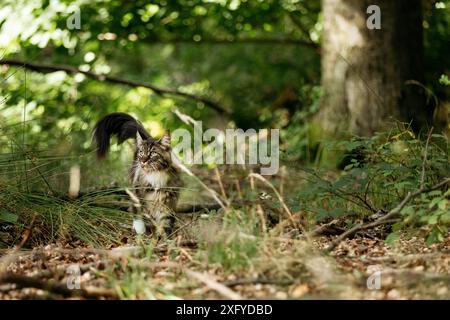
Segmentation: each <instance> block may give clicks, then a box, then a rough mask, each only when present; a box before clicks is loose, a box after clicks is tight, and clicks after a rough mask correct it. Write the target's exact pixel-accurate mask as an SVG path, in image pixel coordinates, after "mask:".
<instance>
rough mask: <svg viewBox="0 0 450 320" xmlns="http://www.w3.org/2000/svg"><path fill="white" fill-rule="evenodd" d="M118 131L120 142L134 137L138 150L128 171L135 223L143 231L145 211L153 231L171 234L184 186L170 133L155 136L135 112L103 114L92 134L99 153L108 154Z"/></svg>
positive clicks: (164, 236) (160, 233)
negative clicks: (135, 116) (159, 136)
mask: <svg viewBox="0 0 450 320" xmlns="http://www.w3.org/2000/svg"><path fill="white" fill-rule="evenodd" d="M113 135H116V136H117V138H118V144H121V143H122V142H124V141H125V140H127V139H131V138H134V139H135V142H136V150H135V153H134V158H133V163H132V166H131V169H130V173H129V180H130V182H131V184H132V186H133V188H134V190H135V191H134V192H135V195H136V196H137V198H136V197H134V196H132V197H131V198H132V201H133V203H134V204H133V206H132V207H131V211H132V212H133V214H134V221H133V227H134V229H135V231H136V232H137V233H138V234H139V233H142V232H143V230H142V229H143V228H142V226H143V225H144V224H143V221H142V220H140V218H139V217H138V216H139V214H142V215H143V216H144V217H146V218H147V219H149V220H150V221H151V226H152V228H151V229H152V232H153V233H154V234H155V235H156V236H157V237H158V238H167V237H168V236H170V235H171V233H172V231H173V228H174V223H175V216H174V214H175V209H176V205H177V201H178V197H179V191H180V188H181V187H182V185H183V184H182V181H181V178H180V173H179V171H178V169H177V168H176V166H175V165H174V162H173V161H172V148H171V145H170V134H169V133H167V132H166V133H164V135H163V136H162V138H160V139H156V138H153V137H152V136H151V135H150V134H149V133H148V132H147V131H146V130H145V129H144V127H143V126H142V124H141V123H139V122H138V121H137V120H136V119H134V118H133V117H132V116H130V115H128V114H126V113H121V112H116V113H111V114H108V115H106V116H104V117H103V118H101V119H100V120H99V121H98V122H97V124H96V125H95V127H94V132H93V137H94V140H95V143H96V145H97V157H98V158H99V159H102V158H104V157H105V156H106V154H107V153H108V150H109V146H110V138H111V136H113Z"/></svg>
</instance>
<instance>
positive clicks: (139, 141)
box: [136, 130, 143, 148]
mask: <svg viewBox="0 0 450 320" xmlns="http://www.w3.org/2000/svg"><path fill="white" fill-rule="evenodd" d="M142 142H143V139H142V137H141V135H140V133H139V130H138V131H136V145H137V146H138V148H139V147H140V146H141V145H142Z"/></svg>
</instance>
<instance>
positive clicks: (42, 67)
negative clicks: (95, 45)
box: [0, 59, 231, 114]
mask: <svg viewBox="0 0 450 320" xmlns="http://www.w3.org/2000/svg"><path fill="white" fill-rule="evenodd" d="M0 65H10V66H18V67H22V68H25V69H28V70H32V71H36V72H41V73H49V72H55V71H64V72H66V73H69V74H77V73H81V74H84V75H85V76H87V77H89V78H91V79H94V80H97V81H101V82H103V81H106V82H110V83H115V84H122V85H126V86H130V87H143V88H147V89H150V90H152V91H153V92H155V93H156V94H158V95H175V96H180V97H184V98H187V99H191V100H196V101H199V102H202V103H204V104H205V105H207V106H209V107H210V108H212V109H214V110H215V111H217V112H218V113H220V114H230V113H231V112H230V111H229V110H227V109H225V108H223V107H222V106H220V105H219V104H217V103H216V102H214V101H212V100H209V99H207V98H205V97H200V96H197V95H194V94H191V93H187V92H182V91H179V90H177V89H170V88H160V87H157V86H154V85H152V84H149V83H145V82H139V81H132V80H125V79H122V78H118V77H113V76H107V75H104V74H97V73H94V72H92V71H82V70H80V69H78V68H76V67H73V66H69V65H54V64H41V63H33V62H27V61H21V60H15V59H3V60H0Z"/></svg>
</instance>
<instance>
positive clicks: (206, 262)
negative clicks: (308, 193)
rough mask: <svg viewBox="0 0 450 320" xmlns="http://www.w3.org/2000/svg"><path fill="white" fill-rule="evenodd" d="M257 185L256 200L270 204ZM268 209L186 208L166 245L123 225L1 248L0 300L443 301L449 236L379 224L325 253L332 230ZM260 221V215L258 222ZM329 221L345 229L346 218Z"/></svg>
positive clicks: (448, 289) (447, 288)
mask: <svg viewBox="0 0 450 320" xmlns="http://www.w3.org/2000/svg"><path fill="white" fill-rule="evenodd" d="M224 176H225V175H224ZM224 176H223V177H224ZM223 177H222V179H221V178H220V176H219V178H217V179H215V178H211V179H209V181H207V180H208V177H204V179H203V180H204V181H206V182H205V183H207V184H208V185H209V186H211V187H213V189H215V190H216V191H217V192H218V193H219V194H220V193H223V194H224V195H225V196H230V194H231V193H232V190H233V188H235V191H236V194H239V193H241V191H242V190H246V189H247V188H248V189H250V188H251V189H253V188H255V186H254V183H255V182H254V181H253V182H250V183H251V184H252V185H251V186H250V185H248V186H245V185H241V186H239V183H237V184H236V179H225V178H223ZM228 180H230V181H231V180H232V181H231V182H230V181H228ZM232 185H234V187H233V186H232ZM266 187H267V186H266ZM278 187H280V186H279V185H278ZM288 187H289V184H285V186H284V188H285V190H288ZM261 190H263V191H262V192H260V193H259V197H260V198H261V199H266V200H265V201H271V202H277V198H276V194H274V193H273V192H271V190H270V188H265V187H261V188H260V190H259V191H261ZM259 191H258V192H259ZM193 192H194V193H202V191H200V190H199V189H195V190H194V191H193ZM281 194H282V193H281ZM203 195H204V194H203ZM203 195H201V196H200V198H201V197H203ZM197 198H198V197H197ZM204 198H207V196H205V197H204ZM189 199H193V198H192V195H187V196H184V197H183V199H182V201H186V202H188V201H189ZM209 200H210V199H209ZM263 203H264V202H263ZM271 208H272V209H270V208H268V207H266V206H265V205H264V204H254V205H251V208H250V209H246V210H234V209H229V210H213V211H211V212H209V214H206V212H203V213H202V214H193V215H190V214H186V215H185V216H184V217H183V219H182V220H183V221H180V222H179V224H180V227H179V229H178V232H177V233H176V234H175V235H174V237H173V238H172V239H170V240H168V241H165V242H161V241H160V242H156V241H155V240H152V239H151V238H150V237H149V238H147V237H146V238H145V239H136V237H135V236H134V235H133V232H132V230H131V227H130V228H129V229H128V230H125V231H123V232H122V233H121V234H120V240H118V241H117V242H116V243H114V244H105V246H103V247H99V246H95V247H94V246H92V245H88V244H86V243H85V242H83V241H80V240H76V239H70V238H65V239H60V240H56V241H52V242H51V243H48V244H46V243H40V244H36V242H32V244H31V245H30V244H28V246H29V248H26V247H27V246H26V245H25V246H23V247H21V248H20V249H19V248H16V249H14V248H10V249H1V250H2V251H0V269H1V268H4V270H6V271H7V272H6V273H4V275H3V276H2V277H0V299H60V298H70V299H79V298H85V299H450V235H448V236H447V237H446V238H445V239H444V241H442V242H439V243H436V244H433V245H427V244H425V241H424V239H423V237H421V236H420V235H419V234H416V235H411V234H410V233H406V232H405V233H404V234H402V235H401V236H400V238H399V239H398V240H397V241H395V243H394V244H391V245H388V244H387V242H386V241H385V235H386V233H385V230H384V228H385V226H378V227H376V228H374V229H373V230H368V231H364V232H358V233H356V234H355V235H353V236H350V237H349V238H347V239H343V240H342V241H341V242H340V243H339V244H338V245H337V246H336V247H335V248H334V249H333V250H332V251H331V252H326V251H325V249H326V248H327V247H328V246H329V245H330V244H332V243H333V240H336V239H337V237H338V235H336V234H332V233H339V232H328V233H329V234H327V232H320V233H319V232H317V233H316V234H315V235H312V234H310V235H309V236H305V234H304V233H303V232H301V230H300V229H301V228H298V227H295V225H296V222H297V223H300V222H301V220H300V218H297V217H299V216H300V215H296V214H295V213H294V217H295V219H296V220H295V221H291V220H290V219H287V218H286V219H280V220H279V221H277V222H276V223H270V222H269V220H270V214H268V211H270V210H272V213H271V214H272V215H273V214H279V215H280V216H282V215H283V214H284V213H283V211H284V209H286V208H284V207H283V205H281V206H278V207H277V206H275V207H274V206H272V207H271ZM274 208H275V209H274ZM276 208H278V209H276ZM288 210H289V209H288ZM243 214H247V215H248V216H249V217H250V218H246V217H243V216H242V215H243ZM264 217H265V218H264ZM257 219H267V221H265V223H263V224H261V223H260V224H258V225H257V227H255V226H256V225H255V223H254V221H255V220H257ZM266 223H267V225H266ZM297 225H298V224H297ZM333 225H334V226H345V225H346V221H345V217H342V218H338V219H335V220H334V221H333ZM321 226H322V229H320V227H321ZM329 227H330V223H329V222H328V221H327V222H322V223H318V224H315V228H319V229H316V230H322V231H323V230H325V229H330V228H329ZM257 228H258V229H259V228H262V229H263V231H257V230H255V229H257ZM338 229H339V228H338ZM328 231H330V230H328ZM334 231H336V230H334ZM341 233H342V231H341ZM78 285H79V286H78Z"/></svg>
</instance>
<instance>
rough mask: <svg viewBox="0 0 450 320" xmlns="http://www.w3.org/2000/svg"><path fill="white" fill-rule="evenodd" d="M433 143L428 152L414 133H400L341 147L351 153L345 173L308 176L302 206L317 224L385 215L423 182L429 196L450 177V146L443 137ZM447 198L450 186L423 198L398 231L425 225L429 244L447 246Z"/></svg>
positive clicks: (405, 211) (410, 209) (300, 197)
mask: <svg viewBox="0 0 450 320" xmlns="http://www.w3.org/2000/svg"><path fill="white" fill-rule="evenodd" d="M430 140H431V141H430V143H429V145H428V147H426V142H425V141H423V140H421V139H418V138H417V137H415V136H414V134H413V133H412V131H410V130H408V129H404V128H400V129H399V130H396V131H393V132H389V133H380V134H377V135H376V136H374V137H373V138H370V139H368V138H354V139H352V140H351V141H345V142H338V143H337V144H335V145H336V148H339V149H340V150H345V152H346V153H347V155H346V157H345V158H344V163H345V168H344V170H343V171H342V172H340V173H336V176H335V177H333V176H332V177H329V178H324V175H323V174H321V173H318V172H316V171H314V170H308V173H309V175H310V179H309V180H310V183H309V185H308V186H307V187H305V190H304V191H302V192H300V193H299V194H298V201H300V203H305V204H308V206H306V205H305V210H308V211H311V212H312V213H313V214H314V216H315V218H316V219H318V220H322V219H326V218H336V217H340V216H343V215H344V216H348V217H349V218H350V217H352V216H355V217H356V218H358V219H360V218H364V217H367V216H370V215H372V214H374V213H377V212H380V210H381V211H382V212H385V213H386V212H388V211H389V210H391V209H393V208H394V207H396V206H397V205H398V204H399V203H400V202H401V201H402V199H404V198H405V197H406V195H407V194H408V193H409V192H415V191H416V190H419V189H420V188H421V185H422V177H424V178H423V179H424V180H423V187H424V189H425V190H426V189H427V188H431V187H432V186H433V185H435V184H436V183H438V182H440V181H442V180H443V179H444V178H447V177H449V176H450V159H449V157H450V149H449V144H448V140H447V139H446V138H445V137H443V136H441V135H432V137H431V139H430ZM425 154H426V157H427V159H426V161H425V160H424V157H425ZM448 196H449V191H448V186H447V187H445V186H444V187H443V188H442V189H439V190H433V191H429V192H423V193H422V194H421V195H420V197H417V198H416V199H413V200H412V201H410V202H409V203H408V204H407V205H406V206H405V207H404V208H403V210H402V211H401V217H402V219H401V221H400V222H399V223H397V224H396V225H395V226H394V231H397V230H401V229H405V228H409V227H417V226H421V225H426V226H428V228H427V230H428V234H429V237H428V241H429V242H432V241H437V240H442V239H443V235H445V234H446V233H447V232H448V228H449V226H450V224H449V200H448ZM311 204H313V206H311ZM393 237H394V236H391V237H390V238H389V239H390V240H392V239H393Z"/></svg>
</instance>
